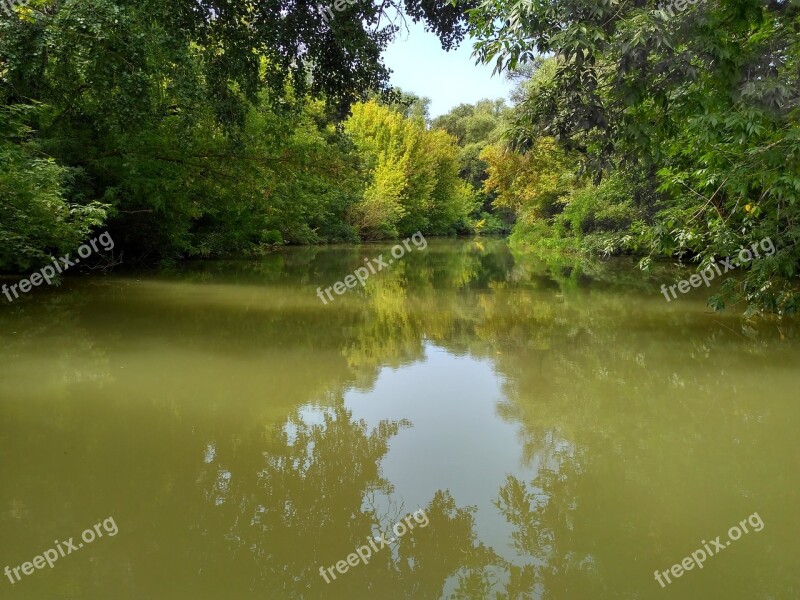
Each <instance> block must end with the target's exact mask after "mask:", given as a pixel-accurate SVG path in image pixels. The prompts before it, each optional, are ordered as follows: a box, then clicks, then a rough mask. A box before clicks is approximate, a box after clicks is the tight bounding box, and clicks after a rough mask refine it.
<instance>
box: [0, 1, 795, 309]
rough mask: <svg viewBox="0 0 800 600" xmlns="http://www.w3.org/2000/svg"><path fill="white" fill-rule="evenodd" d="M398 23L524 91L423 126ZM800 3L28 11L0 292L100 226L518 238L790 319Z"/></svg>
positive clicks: (6, 39) (0, 106)
mask: <svg viewBox="0 0 800 600" xmlns="http://www.w3.org/2000/svg"><path fill="white" fill-rule="evenodd" d="M404 19H410V20H413V21H423V22H424V23H425V24H426V26H427V27H428V28H430V29H431V30H432V31H434V32H435V33H436V34H437V35H438V36H439V38H440V39H441V42H442V46H443V48H445V49H450V48H453V47H454V46H456V45H458V44H460V43H471V42H467V41H465V39H469V38H466V36H467V35H468V34H469V35H470V36H471V37H472V39H474V40H475V44H476V45H475V56H476V59H477V60H479V61H483V62H485V63H488V64H493V65H494V66H495V70H496V71H497V72H498V73H500V74H504V75H505V76H507V77H510V78H511V79H513V80H514V81H515V82H516V86H515V90H514V92H513V94H512V98H511V101H510V105H507V104H506V102H504V101H502V100H492V99H487V100H485V101H481V102H478V103H477V104H473V105H469V104H463V105H461V106H458V107H457V108H455V109H453V110H452V111H451V112H449V113H448V114H446V115H444V116H441V117H438V118H435V119H431V118H430V117H429V114H428V108H427V101H426V99H425V98H419V97H417V96H415V95H413V94H412V93H409V90H405V91H403V90H399V89H393V88H391V87H390V86H389V83H388V81H389V73H388V70H387V69H386V67H385V66H384V65H383V63H382V60H381V53H382V51H383V50H384V49H385V48H386V46H387V44H388V43H389V42H390V41H391V40H392V39H393V37H394V36H395V35H396V34H397V33H398V31H399V30H400V27H401V25H402V22H403V21H404ZM799 77H800V5H798V4H797V3H792V2H789V1H788V0H774V1H773V0H770V1H769V2H764V1H762V0H722V1H714V0H700V1H699V2H694V3H689V2H685V1H684V0H678V2H675V3H673V4H671V5H663V4H660V3H658V2H656V1H654V0H603V1H601V2H596V1H594V0H592V1H590V0H567V1H565V2H559V3H540V2H534V3H531V2H527V1H525V0H483V1H477V0H467V1H461V0H458V1H455V2H453V3H444V2H420V0H407V1H406V2H404V3H402V4H400V3H395V2H391V1H389V2H382V3H377V4H376V3H373V2H372V0H355V1H353V2H349V1H348V2H347V5H346V6H344V7H343V8H342V10H340V11H337V12H336V13H335V15H333V18H330V15H328V14H327V13H325V12H324V11H323V10H322V6H321V5H317V4H315V3H313V2H306V1H304V0H298V1H292V2H288V1H279V0H269V1H265V2H238V1H236V0H196V1H185V0H170V2H166V1H164V0H143V1H137V2H131V1H128V0H30V1H29V2H25V3H18V4H17V5H16V6H14V7H13V9H11V10H10V11H9V12H8V13H5V12H2V13H0V272H7V273H26V272H29V271H30V270H31V269H34V268H37V267H39V266H41V265H42V264H45V263H49V262H51V261H52V259H53V256H56V255H59V254H62V253H67V252H74V250H75V248H76V247H77V246H79V245H80V244H81V243H83V241H84V240H85V239H87V237H89V236H90V235H92V234H94V233H98V232H101V231H108V232H109V233H110V234H111V236H113V239H114V240H115V242H116V248H117V250H118V251H122V252H124V260H125V263H131V264H144V265H159V264H161V265H164V264H169V263H171V262H174V261H177V260H181V259H184V258H191V257H224V256H241V255H258V254H261V253H265V252H269V251H270V250H271V249H272V248H274V247H275V246H279V245H284V244H320V243H332V242H359V241H367V240H377V239H392V238H395V237H398V236H407V235H410V234H412V233H414V232H417V231H420V232H422V233H424V234H425V235H432V236H448V235H480V234H510V239H511V243H512V246H513V247H514V248H515V250H516V251H518V252H522V253H535V252H558V253H574V254H579V255H583V254H595V255H601V256H609V255H613V254H619V253H630V254H634V255H636V256H638V257H640V259H641V260H640V263H639V264H640V267H641V268H642V269H644V270H647V269H649V268H651V266H652V264H653V262H654V261H655V260H658V259H660V258H661V259H672V260H676V259H677V260H680V261H682V262H687V263H689V264H696V268H697V269H698V270H702V269H706V268H708V267H709V266H710V265H711V264H712V263H715V262H717V261H719V260H720V259H723V258H725V257H731V256H737V254H738V253H739V251H740V249H742V248H750V247H752V246H753V245H754V244H758V243H759V242H760V241H762V240H764V239H769V240H771V243H772V244H774V248H775V252H774V253H773V254H772V255H770V256H764V257H762V258H760V259H759V260H757V261H751V262H749V263H747V264H742V265H741V269H739V270H738V271H737V274H738V276H737V277H736V278H735V279H734V278H731V279H729V280H727V281H726V282H725V284H724V285H723V286H722V288H721V291H720V292H719V293H718V294H717V295H715V296H714V297H712V298H711V300H710V303H711V305H712V306H713V307H715V308H723V307H725V306H729V305H731V304H732V303H737V302H741V303H742V305H743V306H746V307H748V310H749V311H751V312H752V311H755V310H767V311H773V312H777V313H792V312H796V311H797V310H798V308H800V294H799V293H798V286H797V274H798V268H800V250H798V241H799V239H800V224H798V222H797V221H798V219H800V204H798V198H800V128H799V127H798V118H799V117H800V102H799V100H800V84H799V82H798V78H799Z"/></svg>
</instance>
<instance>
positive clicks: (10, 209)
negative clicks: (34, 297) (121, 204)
mask: <svg viewBox="0 0 800 600" xmlns="http://www.w3.org/2000/svg"><path fill="white" fill-rule="evenodd" d="M25 112H26V111H22V110H15V111H12V110H8V109H0V132H2V137H0V199H2V201H0V270H16V269H20V270H28V269H31V268H32V267H34V266H38V265H40V264H42V263H45V262H50V261H51V260H52V255H53V254H58V255H60V254H61V253H66V252H70V251H73V250H74V249H75V248H77V247H78V246H79V245H80V244H81V243H82V241H83V239H84V238H85V237H86V235H87V234H88V232H89V231H90V230H91V228H92V227H93V226H96V225H99V224H100V223H102V221H103V219H104V218H105V216H106V207H105V206H102V205H100V204H97V203H89V204H84V205H81V204H71V203H70V202H69V201H68V200H67V198H66V197H65V193H64V188H65V186H66V184H67V182H68V179H69V177H70V175H71V173H70V172H69V170H68V169H66V168H64V167H62V166H59V165H58V164H56V162H55V161H54V160H53V159H52V158H49V157H47V156H45V155H43V154H42V153H41V151H40V150H39V149H38V148H37V147H36V145H35V142H34V141H33V140H35V137H34V136H33V132H32V131H30V130H29V129H28V128H26V127H25V126H24V125H22V123H21V118H22V117H24V116H25ZM28 112H30V111H28Z"/></svg>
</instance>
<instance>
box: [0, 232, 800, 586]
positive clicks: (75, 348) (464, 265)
mask: <svg viewBox="0 0 800 600" xmlns="http://www.w3.org/2000/svg"><path fill="white" fill-rule="evenodd" d="M390 247H391V246H390V245H363V246H361V247H349V246H342V247H331V248H301V249H286V250H282V251H280V252H276V253H274V254H271V255H269V256H266V257H264V258H262V259H258V260H251V261H247V260H242V261H218V262H210V263H200V264H188V265H185V266H182V267H181V268H179V269H177V270H175V271H171V272H165V273H161V274H152V273H151V274H136V273H129V274H126V275H118V276H114V277H99V278H98V277H94V278H74V279H70V280H68V281H67V282H66V283H65V284H64V285H63V286H62V287H60V288H58V289H53V290H43V289H41V288H39V289H37V290H35V291H34V293H32V294H30V295H29V296H30V298H29V299H26V300H25V301H22V302H18V303H15V304H13V305H8V304H6V305H3V306H0V339H2V345H1V346H0V481H2V485H1V486H0V539H1V540H2V546H0V569H1V568H4V567H5V566H6V565H10V566H11V567H14V566H19V565H21V564H22V563H24V562H26V561H30V560H32V559H33V558H34V557H35V556H37V555H40V554H42V553H43V552H44V551H46V550H47V549H49V548H52V547H54V542H55V541H56V540H59V541H62V540H66V539H68V538H69V537H75V538H76V541H77V539H78V538H79V537H80V534H81V532H82V531H83V530H84V529H86V528H87V527H92V526H93V525H94V524H95V523H99V522H101V521H102V520H103V519H106V518H108V517H113V519H114V521H115V523H116V525H117V526H118V530H119V531H118V533H117V534H116V535H114V536H113V537H111V536H109V535H105V536H104V537H103V538H102V539H97V540H95V541H94V542H92V543H89V544H85V545H84V547H83V548H81V549H80V550H79V551H77V552H74V553H72V554H70V555H69V556H65V557H63V558H60V559H59V560H58V561H57V562H56V563H55V566H54V568H52V569H50V568H47V567H45V569H43V570H36V571H34V573H33V574H32V575H30V576H25V577H23V578H22V580H21V581H18V582H16V583H14V584H13V585H12V583H11V582H10V581H9V579H8V578H7V577H3V576H2V575H0V598H3V599H5V598H18V599H35V600H42V599H45V598H47V599H50V598H54V599H61V598H63V599H68V598H69V599H103V600H106V599H109V598H115V599H116V598H119V599H129V598H130V599H137V600H139V599H154V600H161V599H164V600H168V599H178V600H180V599H184V598H185V599H187V600H189V599H233V600H236V599H240V598H241V599H249V598H261V599H263V598H276V599H285V598H290V599H291V598H312V599H314V598H320V599H328V598H333V599H336V598H348V599H357V600H360V599H366V598H390V599H391V598H398V599H399V598H414V599H416V598H419V599H432V600H436V599H438V598H475V599H484V598H496V597H497V598H536V599H553V600H572V599H577V600H582V599H584V598H585V599H596V598H599V599H605V598H609V599H611V598H614V599H617V598H619V599H649V598H665V597H670V598H680V599H695V598H696V599H704V600H705V599H708V598H730V599H739V598H741V599H748V600H751V599H756V600H759V599H764V600H767V599H770V600H772V599H795V598H798V597H800V570H798V568H797V565H798V562H799V561H798V559H800V551H799V550H798V545H797V540H798V535H799V534H800V517H799V516H798V515H799V514H800V511H799V510H798V506H800V502H798V500H800V486H798V483H797V477H798V473H799V472H800V449H798V444H797V442H796V440H797V433H796V432H797V428H798V425H799V424H800V405H798V365H799V364H800V343H798V339H800V338H799V336H798V328H797V324H796V323H792V322H787V321H777V320H774V319H768V320H765V321H761V322H747V321H743V320H742V319H741V318H739V317H738V316H737V313H736V312H732V313H730V314H722V315H720V314H713V313H711V312H710V311H709V310H708V309H707V308H706V307H705V303H704V302H705V294H704V293H703V290H695V291H693V293H690V294H686V295H684V296H682V297H681V298H680V300H679V301H673V302H670V303H667V302H666V301H665V300H664V297H663V296H662V295H661V293H660V292H659V290H658V288H659V286H660V285H661V284H662V283H667V284H670V283H673V282H674V281H675V278H676V274H675V273H674V272H672V270H671V269H669V268H666V267H665V268H663V269H661V270H659V271H658V272H656V273H654V274H652V275H649V276H646V275H644V274H642V273H641V272H639V271H638V270H637V269H636V268H635V266H634V264H633V263H632V262H631V261H627V260H614V261H606V262H601V263H590V262H581V261H578V262H570V261H563V262H562V263H558V264H552V263H551V264H545V263H542V262H539V261H537V260H534V259H532V258H530V257H525V256H520V255H515V254H513V253H511V252H510V251H509V250H508V248H507V247H506V246H505V244H504V243H503V242H501V241H498V240H485V241H480V242H476V241H442V240H430V241H429V245H428V247H427V249H425V250H419V249H414V250H413V251H412V252H410V253H408V254H407V255H406V256H405V257H403V258H402V259H401V260H397V261H395V262H394V263H393V264H392V265H391V266H390V267H389V268H387V269H384V270H383V271H381V272H380V273H378V274H377V275H375V276H373V277H371V278H370V279H369V280H368V281H367V285H366V287H365V288H363V289H362V288H360V287H359V288H358V289H355V290H351V291H348V292H347V293H346V294H345V295H343V296H337V297H336V299H335V301H334V302H332V303H328V304H327V305H323V304H322V303H321V301H320V300H319V298H318V297H317V295H316V291H317V288H318V287H320V286H321V287H322V288H325V287H327V286H330V285H332V284H333V283H334V282H336V281H339V280H342V279H343V278H344V277H345V276H346V275H347V274H349V273H351V272H353V271H354V270H355V269H356V268H358V267H359V266H361V265H362V264H363V260H364V258H372V257H377V256H378V254H381V253H386V252H387V251H388V249H389V248H390ZM418 509H422V510H423V511H424V513H425V515H426V516H427V518H428V524H427V526H425V527H422V526H420V525H419V524H417V526H416V528H415V529H414V530H413V531H410V532H409V533H407V534H406V535H405V536H403V537H402V538H401V539H399V540H398V541H395V542H394V543H393V544H392V545H391V547H390V548H385V549H383V550H381V551H380V552H377V553H375V554H374V556H372V557H371V559H370V561H369V564H367V565H364V564H360V565H359V566H357V567H352V568H349V570H348V572H347V573H345V574H340V573H339V574H337V579H336V580H335V581H331V583H326V582H325V580H324V579H323V578H322V577H321V576H320V573H319V570H320V567H330V566H333V565H335V564H336V563H337V562H338V561H341V560H343V559H346V558H347V556H348V554H350V553H352V552H354V551H355V549H356V548H357V547H359V546H361V545H363V544H365V543H366V539H367V537H368V536H373V535H377V534H378V532H391V527H392V525H393V524H394V523H396V522H397V521H399V520H402V518H403V517H405V516H406V515H407V514H408V513H410V512H414V511H416V510H418ZM753 513H758V515H759V517H760V519H762V520H763V524H764V527H763V529H762V530H761V531H758V532H756V531H751V532H750V533H748V534H746V535H743V536H742V537H741V539H739V540H737V541H735V542H732V543H731V545H730V546H726V547H725V550H724V551H721V553H720V554H719V555H717V556H712V557H710V558H708V559H707V560H706V562H705V563H704V565H703V568H702V569H698V568H695V569H693V570H691V571H687V572H685V573H684V574H683V575H682V576H681V577H680V578H673V580H672V583H671V584H669V585H667V586H666V587H665V588H663V589H662V587H661V586H660V585H659V583H658V582H657V581H656V580H655V578H654V571H655V570H656V569H658V570H659V571H665V570H668V569H669V568H670V567H671V566H672V565H673V564H676V563H679V562H680V561H681V560H682V559H683V558H684V557H685V556H688V555H689V554H691V553H692V552H693V551H695V550H696V549H697V548H700V547H702V544H701V542H702V541H703V540H705V541H708V540H712V539H714V538H716V536H721V539H722V540H726V539H727V532H728V530H729V528H730V527H731V526H733V525H736V524H737V523H740V522H741V521H742V520H743V519H746V518H747V517H748V516H749V515H751V514H753ZM387 537H388V536H387ZM334 572H335V571H334Z"/></svg>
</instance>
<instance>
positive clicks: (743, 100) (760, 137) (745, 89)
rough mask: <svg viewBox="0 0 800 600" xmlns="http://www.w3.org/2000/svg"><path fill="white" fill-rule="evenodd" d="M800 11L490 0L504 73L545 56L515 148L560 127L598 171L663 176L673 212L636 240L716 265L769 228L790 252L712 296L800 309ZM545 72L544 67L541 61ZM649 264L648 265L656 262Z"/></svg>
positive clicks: (495, 48) (492, 47) (484, 17)
mask: <svg viewBox="0 0 800 600" xmlns="http://www.w3.org/2000/svg"><path fill="white" fill-rule="evenodd" d="M799 18H800V8H799V7H798V6H797V5H796V4H792V3H789V2H784V1H780V0H779V1H777V2H771V3H769V4H764V3H762V2H758V1H756V0H744V1H743V2H737V3H734V4H716V3H710V2H709V3H706V2H703V3H699V4H697V5H694V6H692V5H687V6H685V7H684V8H683V10H682V11H680V12H677V13H675V14H673V15H668V14H666V13H665V12H664V10H661V9H659V8H658V7H657V6H656V3H655V2H653V1H647V2H645V3H644V4H643V3H641V2H631V1H628V0H623V1H621V2H612V3H606V4H597V3H594V2H590V1H588V0H568V1H567V2H565V3H557V4H541V3H538V4H537V3H534V4H531V3H529V2H524V1H521V0H519V1H518V0H485V1H484V2H483V3H482V4H481V6H480V7H479V8H477V9H476V10H475V11H473V13H472V22H473V27H474V31H475V34H476V35H478V36H480V37H481V38H482V40H481V41H480V42H479V44H478V52H479V54H480V56H481V58H482V59H483V60H484V61H487V62H488V61H494V62H495V67H496V69H498V70H503V69H506V68H512V69H513V68H515V67H516V66H517V65H519V64H522V63H526V62H532V61H535V60H536V54H537V53H539V54H545V53H547V54H550V55H552V57H553V58H551V59H550V60H549V61H538V63H536V64H537V66H538V67H539V69H537V71H538V70H541V71H542V76H541V77H540V79H539V80H538V81H536V82H535V83H534V85H533V87H532V88H531V90H530V91H531V93H529V94H528V95H527V97H526V98H525V99H524V101H523V102H522V103H521V105H520V109H519V111H518V113H517V115H516V119H515V126H514V128H513V135H512V138H513V142H514V144H513V145H514V146H515V147H516V148H517V149H519V150H522V151H527V150H529V149H530V148H532V147H533V146H535V144H536V143H537V140H538V139H539V138H540V137H541V136H553V137H554V139H556V140H557V141H558V143H559V144H560V145H561V146H562V147H563V148H564V149H565V150H567V151H569V152H575V153H577V155H578V156H579V157H580V160H581V164H582V166H583V168H585V169H586V170H587V171H589V172H591V173H593V174H594V175H595V177H596V181H597V180H599V179H600V178H601V177H602V176H603V175H605V174H606V173H608V172H609V171H612V170H614V169H615V168H617V167H618V166H619V165H636V164H642V165H644V168H645V169H646V170H647V172H648V174H655V173H657V176H658V179H659V181H660V184H661V185H660V191H661V193H662V201H663V207H664V208H663V210H661V211H660V212H659V213H658V214H657V215H655V217H654V218H653V219H647V220H643V221H642V222H640V223H638V224H637V226H636V227H633V228H632V229H631V232H630V233H631V235H630V236H628V239H626V240H625V241H624V242H623V243H624V245H625V246H626V247H628V248H629V249H632V250H634V251H637V252H645V253H650V254H654V255H655V254H662V255H667V256H686V257H690V258H693V259H694V260H696V261H697V262H699V263H700V266H701V267H702V266H704V265H706V264H708V263H709V262H710V261H712V260H714V258H717V257H724V256H728V255H730V254H731V253H732V252H734V251H736V250H737V249H738V248H741V247H749V246H750V245H751V244H752V243H754V242H758V241H759V240H761V239H763V238H765V237H767V236H771V239H772V240H773V241H774V243H775V245H776V246H777V247H778V248H779V251H778V252H777V253H776V254H775V256H774V257H771V258H770V259H768V260H763V261H758V262H757V263H753V264H752V266H751V267H750V268H749V271H748V272H747V273H746V277H745V278H744V280H743V281H742V282H741V284H740V285H739V286H738V287H736V288H734V287H733V286H729V288H727V289H728V290H729V291H730V292H731V293H729V294H725V295H724V296H721V297H719V298H716V299H714V301H713V302H712V304H713V305H714V306H715V307H717V308H719V307H722V306H724V305H725V303H726V302H731V301H736V300H740V299H741V300H745V301H746V302H747V303H748V304H749V305H750V306H752V307H761V308H766V309H770V310H776V311H779V312H782V311H786V312H794V311H795V310H796V309H797V308H798V295H797V290H796V287H794V286H792V285H791V283H789V282H788V280H789V279H791V278H795V277H796V276H797V273H798V267H799V266H800V250H798V245H797V238H798V228H797V221H798V217H800V215H798V214H797V211H798V210H800V209H799V208H798V206H800V204H798V202H797V200H798V197H800V134H798V115H799V114H800V113H798V110H800V86H799V85H798V69H797V66H798V64H799V63H800V61H799V58H800V36H799V35H798V33H797V32H798V29H797V24H798V19H799ZM534 78H536V71H535V72H534ZM645 264H647V263H645Z"/></svg>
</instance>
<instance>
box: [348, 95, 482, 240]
mask: <svg viewBox="0 0 800 600" xmlns="http://www.w3.org/2000/svg"><path fill="white" fill-rule="evenodd" d="M344 130H345V132H346V133H347V135H348V136H349V138H350V139H351V140H352V143H353V144H354V146H355V147H356V149H357V151H358V155H359V157H360V159H361V173H362V177H363V178H364V179H365V181H366V182H367V184H366V185H367V187H366V190H365V192H364V196H363V199H362V201H361V202H359V203H358V204H356V205H355V206H354V207H353V210H352V220H353V225H354V226H355V227H356V229H357V230H358V232H359V235H361V236H362V237H364V238H367V239H378V238H382V237H392V236H397V235H401V236H406V235H410V234H412V233H415V232H416V231H423V232H426V233H434V234H448V233H454V232H455V231H456V230H458V229H459V228H466V227H467V226H468V220H469V215H470V213H472V212H473V211H474V210H475V209H476V204H477V202H476V199H475V198H474V194H473V193H472V191H471V189H470V188H469V186H468V185H467V184H464V183H463V182H461V181H460V180H459V179H458V164H457V148H456V146H455V140H454V139H453V138H452V137H451V136H449V135H448V134H447V133H445V132H443V131H428V130H427V129H426V128H425V125H424V122H423V121H421V120H419V119H413V118H412V119H407V118H405V117H404V116H403V115H402V114H401V113H400V112H398V111H396V110H393V109H392V108H389V107H385V106H381V105H379V104H378V103H377V102H375V101H370V102H367V103H363V104H356V105H354V106H353V109H352V116H351V117H350V118H349V119H348V120H347V121H346V122H345V126H344Z"/></svg>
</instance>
